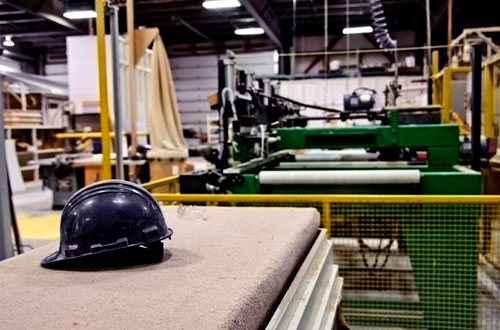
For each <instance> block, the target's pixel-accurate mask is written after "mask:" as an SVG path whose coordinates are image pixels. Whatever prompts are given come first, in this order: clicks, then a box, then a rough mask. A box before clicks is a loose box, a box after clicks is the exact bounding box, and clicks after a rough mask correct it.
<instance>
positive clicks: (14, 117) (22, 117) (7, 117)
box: [3, 110, 42, 126]
mask: <svg viewBox="0 0 500 330" xmlns="http://www.w3.org/2000/svg"><path fill="white" fill-rule="evenodd" d="M3 116H4V122H5V125H6V126H34V125H41V124H42V112H41V111H40V110H4V113H3Z"/></svg>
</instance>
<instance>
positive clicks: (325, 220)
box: [321, 201, 332, 238]
mask: <svg viewBox="0 0 500 330" xmlns="http://www.w3.org/2000/svg"><path fill="white" fill-rule="evenodd" d="M322 213H323V214H322V217H321V224H322V226H323V228H325V229H326V230H327V231H328V238H331V237H332V224H331V221H330V203H328V202H326V201H323V212H322Z"/></svg>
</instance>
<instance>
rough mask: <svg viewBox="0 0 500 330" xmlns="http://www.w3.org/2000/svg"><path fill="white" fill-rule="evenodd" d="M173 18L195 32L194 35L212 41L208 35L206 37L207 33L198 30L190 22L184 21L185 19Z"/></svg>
mask: <svg viewBox="0 0 500 330" xmlns="http://www.w3.org/2000/svg"><path fill="white" fill-rule="evenodd" d="M174 20H176V21H177V22H179V23H180V24H182V25H184V26H185V27H186V28H188V29H189V30H190V31H191V32H193V33H195V34H196V35H198V36H200V37H202V38H203V39H205V40H206V41H212V39H210V38H209V37H207V35H206V34H205V33H203V32H201V31H200V30H198V29H197V28H195V27H194V26H192V25H191V24H189V23H188V22H186V21H185V20H183V19H182V18H174Z"/></svg>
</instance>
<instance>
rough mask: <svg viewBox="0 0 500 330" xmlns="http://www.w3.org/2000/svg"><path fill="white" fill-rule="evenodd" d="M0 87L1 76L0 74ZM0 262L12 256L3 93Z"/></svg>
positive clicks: (0, 95) (0, 114) (0, 100)
mask: <svg viewBox="0 0 500 330" xmlns="http://www.w3.org/2000/svg"><path fill="white" fill-rule="evenodd" d="M0 86H3V75H1V74H0ZM0 110H1V111H0V260H3V259H7V258H10V257H12V256H13V255H14V253H13V251H12V237H11V235H10V212H9V210H10V208H9V187H8V176H7V161H6V156H7V155H6V154H5V128H4V121H3V92H2V91H0Z"/></svg>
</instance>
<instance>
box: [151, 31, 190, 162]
mask: <svg viewBox="0 0 500 330" xmlns="http://www.w3.org/2000/svg"><path fill="white" fill-rule="evenodd" d="M148 104H149V105H148V128H149V136H150V141H151V150H150V151H148V154H147V157H148V158H150V159H172V158H174V159H180V158H187V157H188V146H187V143H186V141H185V140H184V136H183V134H182V126H181V120H180V115H179V108H178V106H177V98H176V97H175V89H174V81H173V77H172V71H171V69H170V63H169V61H168V56H167V51H166V50H165V46H164V45H163V41H162V40H161V36H160V34H157V35H156V37H155V39H154V41H153V54H152V56H151V81H150V88H149V102H148Z"/></svg>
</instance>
